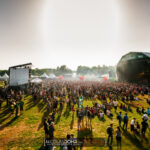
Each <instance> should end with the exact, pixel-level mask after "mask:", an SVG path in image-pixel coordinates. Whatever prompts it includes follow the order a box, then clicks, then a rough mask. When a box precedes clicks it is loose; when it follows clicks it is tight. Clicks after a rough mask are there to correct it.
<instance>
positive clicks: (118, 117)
mask: <svg viewBox="0 0 150 150" xmlns="http://www.w3.org/2000/svg"><path fill="white" fill-rule="evenodd" d="M117 119H118V121H119V126H120V127H121V122H122V113H121V112H119V114H118V116H117Z"/></svg>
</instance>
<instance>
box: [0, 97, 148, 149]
mask: <svg viewBox="0 0 150 150" xmlns="http://www.w3.org/2000/svg"><path fill="white" fill-rule="evenodd" d="M139 98H140V100H139V101H138V102H137V101H133V102H129V103H128V104H130V106H131V108H132V110H133V112H132V113H131V112H128V116H129V124H128V132H127V133H125V132H123V130H122V150H126V149H129V148H130V150H136V149H139V150H141V149H145V150H146V149H150V144H148V143H147V142H146V141H143V142H142V143H141V137H139V136H135V135H134V134H133V133H131V131H130V122H131V119H132V118H133V116H134V117H135V118H136V119H137V120H138V121H139V122H141V121H142V115H139V114H137V112H136V106H141V107H142V106H143V107H145V108H147V107H149V105H148V104H147V103H146V99H145V98H146V96H145V97H143V96H141V95H140V96H139ZM96 101H97V102H98V103H101V101H100V100H96ZM120 103H123V102H121V101H120V102H119V105H120ZM83 105H84V106H86V105H89V106H92V105H93V104H92V101H91V100H84V102H83ZM76 108H77V105H76ZM119 111H122V114H123V115H124V114H125V111H123V110H120V109H119V108H118V110H117V112H119ZM112 113H113V114H114V116H113V119H112V120H111V119H110V118H108V117H107V116H106V115H105V121H100V120H99V118H98V117H97V116H96V117H95V118H94V119H93V120H92V130H90V129H89V128H83V129H81V130H80V131H79V132H78V130H77V117H76V112H75V113H74V117H73V113H72V111H71V110H69V108H67V107H66V104H65V107H64V108H63V111H62V113H61V114H60V113H58V114H56V117H55V132H54V137H55V138H66V135H67V133H68V134H74V136H75V137H84V136H88V137H93V138H106V137H107V132H106V128H107V126H109V125H110V123H113V124H114V126H113V128H114V129H116V127H117V126H118V120H117V114H116V113H115V112H114V108H112ZM46 116H48V112H47V106H46V105H45V104H44V102H43V100H39V101H35V100H33V98H32V97H31V96H28V97H25V110H24V112H23V114H20V115H19V116H18V117H17V118H15V114H14V115H12V116H11V114H10V112H9V111H8V110H7V107H6V102H4V103H3V104H2V109H1V110H0V126H1V127H0V149H13V150H18V149H43V139H44V136H45V135H44V129H43V123H42V120H43V118H44V117H46ZM149 134H150V131H147V134H146V137H148V138H149V139H148V140H150V136H149ZM115 143H116V139H115V134H114V143H113V145H114V146H113V147H112V149H117V147H116V146H115ZM56 149H59V148H57V147H56ZM86 149H87V150H89V149H104V150H106V149H109V147H101V148H100V147H83V150H86Z"/></svg>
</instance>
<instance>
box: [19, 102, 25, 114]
mask: <svg viewBox="0 0 150 150" xmlns="http://www.w3.org/2000/svg"><path fill="white" fill-rule="evenodd" d="M23 110H24V101H23V100H21V101H20V112H22V111H23Z"/></svg>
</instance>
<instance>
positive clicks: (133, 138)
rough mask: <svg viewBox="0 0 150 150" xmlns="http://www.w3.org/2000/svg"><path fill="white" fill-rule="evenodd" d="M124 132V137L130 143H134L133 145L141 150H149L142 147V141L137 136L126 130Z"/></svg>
mask: <svg viewBox="0 0 150 150" xmlns="http://www.w3.org/2000/svg"><path fill="white" fill-rule="evenodd" d="M122 132H123V135H124V136H125V137H126V138H127V139H128V140H130V141H131V142H132V143H133V145H135V146H136V147H137V148H138V149H140V150H147V148H145V147H144V146H143V145H142V143H141V141H140V140H139V139H138V138H137V137H136V136H135V135H132V134H130V133H129V132H128V131H126V130H122Z"/></svg>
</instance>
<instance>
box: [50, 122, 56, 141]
mask: <svg viewBox="0 0 150 150" xmlns="http://www.w3.org/2000/svg"><path fill="white" fill-rule="evenodd" d="M54 131H55V128H54V122H51V124H50V125H49V138H50V139H53V138H54Z"/></svg>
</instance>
